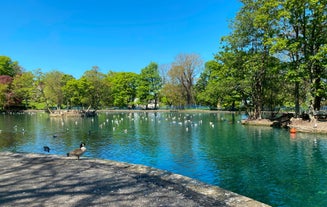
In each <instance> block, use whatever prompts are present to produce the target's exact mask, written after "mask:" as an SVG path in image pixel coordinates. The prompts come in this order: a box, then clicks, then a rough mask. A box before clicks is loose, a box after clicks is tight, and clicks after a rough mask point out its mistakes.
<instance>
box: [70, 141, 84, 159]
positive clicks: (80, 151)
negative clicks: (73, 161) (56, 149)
mask: <svg viewBox="0 0 327 207" xmlns="http://www.w3.org/2000/svg"><path fill="white" fill-rule="evenodd" d="M85 151H86V148H85V143H83V142H82V143H81V145H80V148H77V149H74V150H73V151H70V152H68V153H67V157H69V156H76V157H77V159H78V160H79V157H80V156H82V155H83V154H84V152H85Z"/></svg>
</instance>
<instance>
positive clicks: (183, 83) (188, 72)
mask: <svg viewBox="0 0 327 207" xmlns="http://www.w3.org/2000/svg"><path fill="white" fill-rule="evenodd" d="M201 71H202V60H201V58H200V56H199V55H196V54H180V55H178V56H176V58H175V61H174V62H173V63H172V66H171V68H170V70H169V71H168V74H169V76H170V78H171V79H172V80H173V82H175V83H176V84H178V85H179V86H180V87H181V90H182V97H184V98H185V100H186V104H187V105H191V104H194V103H195V98H194V84H195V81H196V77H197V75H199V74H200V73H201Z"/></svg>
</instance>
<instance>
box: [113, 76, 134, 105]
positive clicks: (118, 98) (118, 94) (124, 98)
mask: <svg viewBox="0 0 327 207" xmlns="http://www.w3.org/2000/svg"><path fill="white" fill-rule="evenodd" d="M138 76H139V75H138V74H136V73H132V72H112V71H111V72H109V73H108V75H107V81H108V84H109V87H110V91H111V96H112V99H113V100H112V102H113V106H116V107H132V105H133V104H134V100H135V98H136V88H137V81H138Z"/></svg>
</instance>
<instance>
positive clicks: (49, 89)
mask: <svg viewBox="0 0 327 207" xmlns="http://www.w3.org/2000/svg"><path fill="white" fill-rule="evenodd" d="M71 78H73V77H72V76H71V75H67V74H64V73H62V72H60V71H56V70H53V71H50V72H48V73H46V74H45V75H44V79H43V80H42V82H43V84H44V88H43V95H44V98H45V101H46V105H47V106H48V107H50V106H56V107H57V108H59V109H60V108H61V107H62V105H63V104H64V103H65V94H64V91H63V87H64V86H65V85H66V83H67V81H68V80H69V79H71Z"/></svg>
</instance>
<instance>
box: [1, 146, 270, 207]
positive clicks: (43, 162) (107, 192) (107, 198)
mask: <svg viewBox="0 0 327 207" xmlns="http://www.w3.org/2000/svg"><path fill="white" fill-rule="evenodd" d="M0 157H1V158H0V165H1V168H0V206H16V207H18V206H24V207H25V206H61V207H70V206H114V207H115V206H140V207H145V206H146V207H148V206H150V207H151V206H185V207H193V206H194V207H195V206H196V207H198V206H206V207H210V206H218V207H219V206H234V207H241V206H242V207H259V206H260V207H265V206H267V205H265V204H263V203H260V202H257V201H255V200H252V199H250V198H248V197H245V196H241V195H239V194H236V193H233V192H230V191H226V190H224V189H221V188H218V187H215V186H210V185H207V184H204V183H202V182H199V181H197V180H193V179H190V178H188V177H185V176H181V175H177V174H172V173H169V172H167V171H162V170H158V169H154V168H150V167H146V166H142V165H132V164H127V163H120V162H114V161H108V160H98V159H91V158H85V157H83V158H81V159H80V160H77V159H76V158H70V157H68V158H67V157H61V156H57V155H48V154H25V153H11V152H0Z"/></svg>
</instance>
